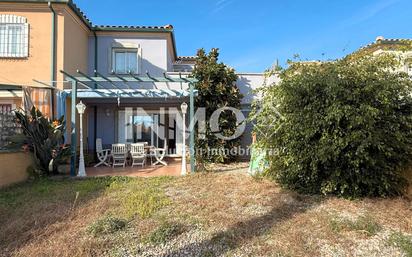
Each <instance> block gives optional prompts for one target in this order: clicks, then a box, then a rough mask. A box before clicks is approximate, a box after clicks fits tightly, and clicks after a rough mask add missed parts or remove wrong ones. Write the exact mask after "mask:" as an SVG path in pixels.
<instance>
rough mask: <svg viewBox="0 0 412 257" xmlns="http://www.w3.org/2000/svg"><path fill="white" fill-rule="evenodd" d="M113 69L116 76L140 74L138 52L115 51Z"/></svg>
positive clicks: (132, 50) (128, 50) (127, 50)
mask: <svg viewBox="0 0 412 257" xmlns="http://www.w3.org/2000/svg"><path fill="white" fill-rule="evenodd" d="M112 69H113V71H114V72H115V73H116V74H127V73H129V72H131V73H134V74H138V73H139V70H138V50H137V49H114V50H113V64H112Z"/></svg>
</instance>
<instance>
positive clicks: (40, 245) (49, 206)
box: [0, 172, 412, 256]
mask: <svg viewBox="0 0 412 257" xmlns="http://www.w3.org/2000/svg"><path fill="white" fill-rule="evenodd" d="M0 250H1V252H0V256H412V206H411V202H410V201H409V200H407V199H404V198H395V199H364V200H355V201H350V200H345V199H338V198H334V197H320V196H305V195H299V194H296V193H293V192H289V191H286V190H282V189H281V188H280V187H279V186H278V185H276V184H275V183H273V182H270V181H266V180H256V179H253V178H251V177H249V176H247V175H244V174H240V173H234V172H230V173H229V172H225V173H207V174H199V175H192V176H187V177H180V178H169V177H159V178H146V179H143V178H122V177H112V178H89V179H86V180H71V179H63V180H40V181H35V182H28V183H25V184H21V185H18V186H14V187H11V188H8V189H3V190H0Z"/></svg>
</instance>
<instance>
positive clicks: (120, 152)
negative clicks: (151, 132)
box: [111, 144, 127, 168]
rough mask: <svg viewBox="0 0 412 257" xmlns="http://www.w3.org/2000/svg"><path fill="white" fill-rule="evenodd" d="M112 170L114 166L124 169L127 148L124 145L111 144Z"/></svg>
mask: <svg viewBox="0 0 412 257" xmlns="http://www.w3.org/2000/svg"><path fill="white" fill-rule="evenodd" d="M111 156H112V159H113V168H114V167H115V166H123V168H124V167H126V159H127V147H126V145H125V144H112V155H111Z"/></svg>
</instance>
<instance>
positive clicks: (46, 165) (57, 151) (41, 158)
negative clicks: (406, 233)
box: [15, 107, 70, 175]
mask: <svg viewBox="0 0 412 257" xmlns="http://www.w3.org/2000/svg"><path fill="white" fill-rule="evenodd" d="M15 115H16V119H17V122H18V123H19V124H20V125H21V128H22V131H23V143H24V144H25V145H26V148H28V150H30V152H31V153H32V154H33V156H34V158H33V159H34V161H35V166H36V168H37V169H38V170H40V172H41V173H42V174H45V175H51V174H56V173H57V166H58V164H59V163H60V162H61V161H62V159H64V158H65V157H66V156H68V155H69V153H70V151H69V148H68V147H66V146H65V145H64V131H65V121H64V116H62V117H60V119H58V120H54V121H50V120H49V119H48V118H46V117H45V116H43V114H42V113H41V112H40V111H39V110H38V109H36V108H35V107H33V108H32V109H31V111H30V112H25V111H24V110H17V111H15Z"/></svg>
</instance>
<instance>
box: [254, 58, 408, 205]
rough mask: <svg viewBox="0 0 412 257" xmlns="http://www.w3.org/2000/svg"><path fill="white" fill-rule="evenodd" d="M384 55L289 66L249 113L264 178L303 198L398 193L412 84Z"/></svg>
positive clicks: (401, 186) (404, 160) (404, 162)
mask: <svg viewBox="0 0 412 257" xmlns="http://www.w3.org/2000/svg"><path fill="white" fill-rule="evenodd" d="M397 65H398V63H397V61H396V59H395V58H394V57H392V56H389V55H381V56H378V57H372V56H365V57H361V58H350V59H349V58H347V59H342V60H338V61H335V62H327V63H312V64H308V63H293V64H291V66H290V67H289V68H288V69H286V70H284V71H282V72H281V73H280V77H281V82H279V83H278V84H277V85H271V86H268V87H265V88H264V90H263V100H262V102H261V108H260V112H259V113H258V114H257V115H256V120H257V126H256V128H255V130H256V132H257V133H258V141H259V143H258V145H260V146H261V147H262V148H264V149H267V150H269V149H270V151H268V154H267V156H268V160H269V163H270V165H269V166H270V167H269V169H268V170H267V175H269V176H271V177H273V178H275V179H276V180H277V181H279V182H280V183H281V184H282V185H284V186H286V187H288V188H291V189H296V190H298V191H300V192H306V193H324V194H337V195H342V196H347V197H359V196H390V195H398V194H401V193H402V192H403V190H404V189H405V186H406V181H405V180H404V179H403V177H402V171H403V169H404V168H405V167H406V165H408V164H409V162H410V160H412V158H411V157H412V98H411V88H412V83H411V80H410V78H408V76H407V74H406V73H401V72H397V71H395V68H396V67H397Z"/></svg>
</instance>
